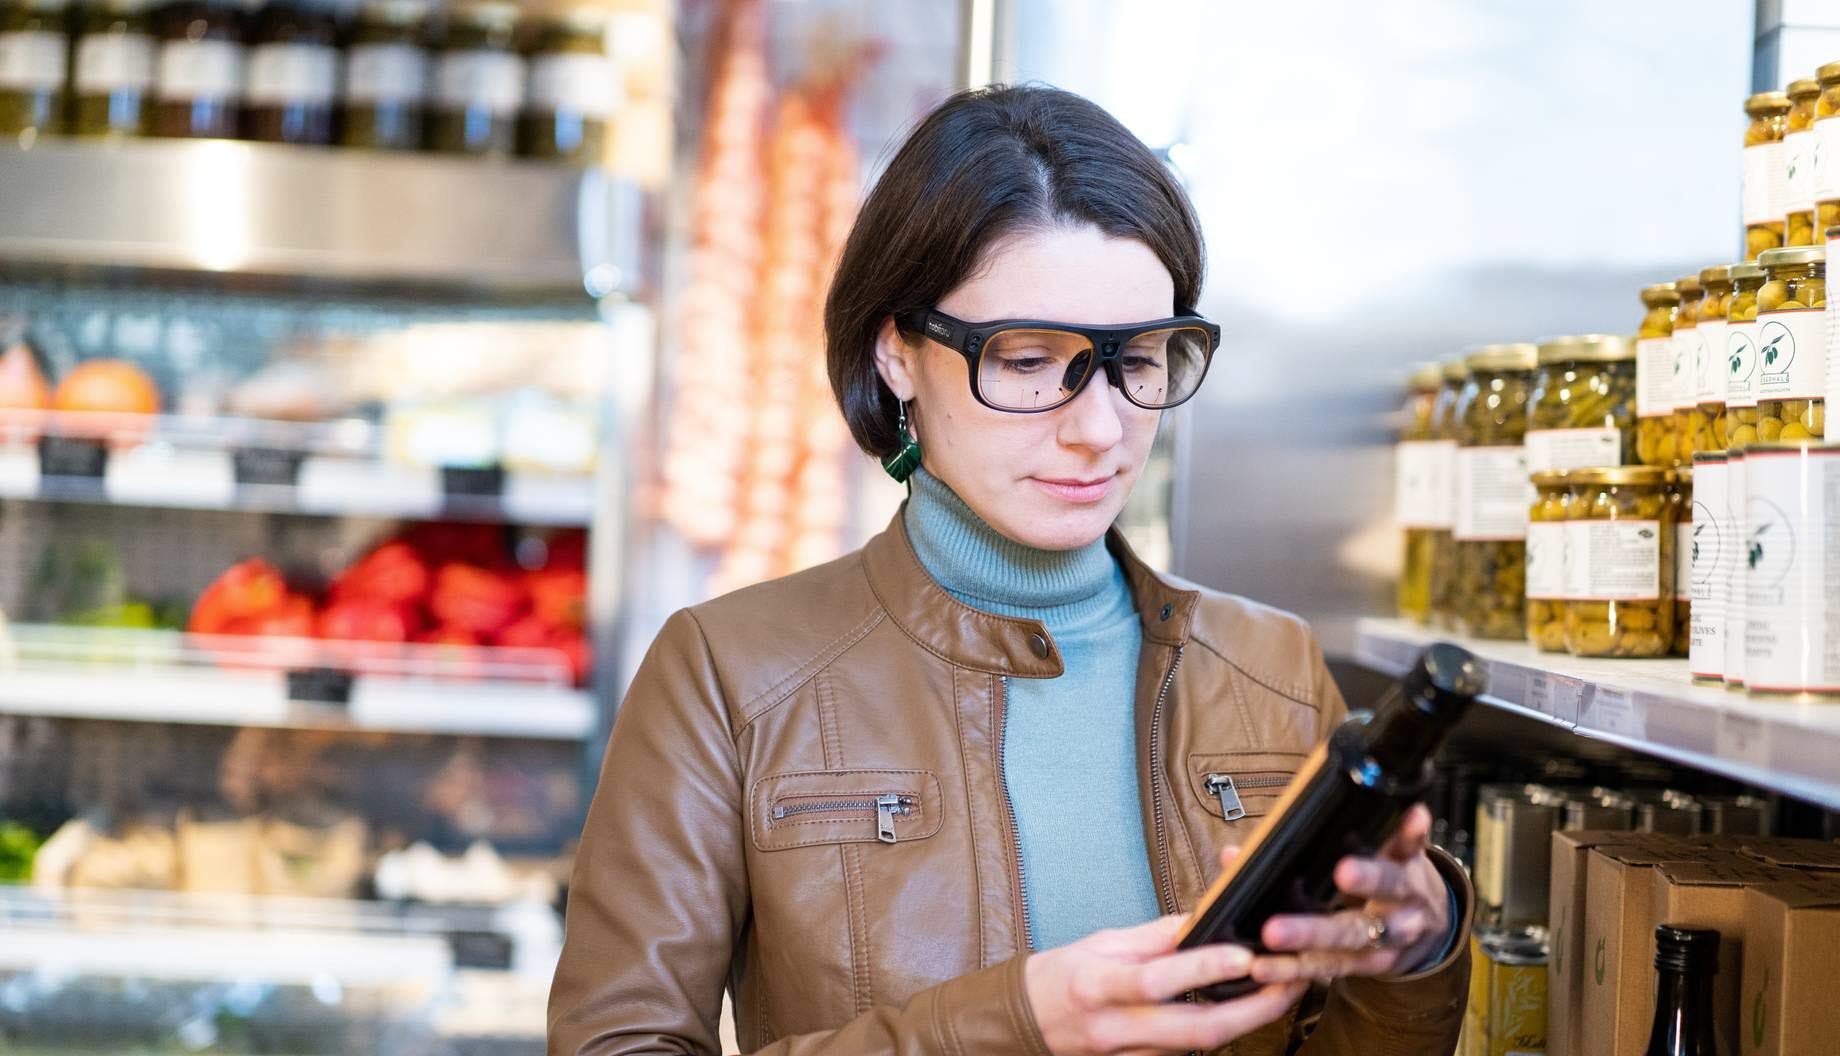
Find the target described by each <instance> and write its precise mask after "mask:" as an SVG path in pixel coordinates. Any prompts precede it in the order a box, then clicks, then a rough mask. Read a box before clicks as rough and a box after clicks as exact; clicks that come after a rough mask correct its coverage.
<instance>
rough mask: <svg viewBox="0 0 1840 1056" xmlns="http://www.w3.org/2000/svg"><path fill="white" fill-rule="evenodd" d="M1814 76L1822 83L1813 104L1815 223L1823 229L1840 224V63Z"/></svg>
mask: <svg viewBox="0 0 1840 1056" xmlns="http://www.w3.org/2000/svg"><path fill="white" fill-rule="evenodd" d="M1814 78H1815V83H1817V84H1819V85H1820V86H1821V95H1820V98H1818V99H1816V100H1815V103H1814V137H1815V164H1814V226H1815V231H1816V232H1821V231H1825V230H1827V229H1828V228H1830V227H1832V226H1834V225H1835V224H1840V120H1835V118H1836V117H1840V62H1830V63H1828V64H1826V65H1825V66H1822V67H1821V68H1820V69H1818V70H1816V71H1814ZM1828 159H1833V160H1832V161H1831V162H1830V161H1829V160H1828ZM1816 240H1817V241H1818V240H1819V235H1818V234H1817V236H1816Z"/></svg>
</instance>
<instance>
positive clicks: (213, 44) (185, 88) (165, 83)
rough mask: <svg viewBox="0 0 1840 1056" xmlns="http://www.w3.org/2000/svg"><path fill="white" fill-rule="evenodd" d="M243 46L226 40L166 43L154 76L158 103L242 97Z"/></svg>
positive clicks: (170, 41)
mask: <svg viewBox="0 0 1840 1056" xmlns="http://www.w3.org/2000/svg"><path fill="white" fill-rule="evenodd" d="M243 59H244V53H243V46H242V45H241V44H236V43H232V42H231V41H228V40H169V41H166V42H164V43H163V44H161V45H160V67H159V70H158V72H157V73H156V74H155V75H154V81H155V83H156V84H157V85H158V86H159V87H158V94H159V97H160V98H161V99H170V100H173V101H175V102H182V101H184V100H187V99H237V98H240V97H241V96H242V94H243Z"/></svg>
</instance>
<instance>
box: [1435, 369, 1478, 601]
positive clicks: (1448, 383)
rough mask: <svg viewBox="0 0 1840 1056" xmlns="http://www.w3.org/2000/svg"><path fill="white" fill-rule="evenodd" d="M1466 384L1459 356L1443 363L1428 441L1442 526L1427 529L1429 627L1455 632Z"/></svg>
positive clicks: (1464, 371) (1466, 372)
mask: <svg viewBox="0 0 1840 1056" xmlns="http://www.w3.org/2000/svg"><path fill="white" fill-rule="evenodd" d="M1468 381H1469V366H1468V365H1467V363H1466V362H1465V360H1464V358H1463V357H1462V356H1458V357H1456V358H1454V359H1451V360H1448V361H1446V362H1445V363H1444V364H1443V368H1442V381H1441V383H1440V384H1439V386H1438V391H1437V397H1436V398H1435V399H1434V400H1433V401H1432V405H1431V439H1432V441H1433V442H1435V443H1436V444H1437V446H1438V448H1439V452H1438V455H1437V457H1438V460H1439V463H1440V466H1441V473H1442V476H1443V480H1442V481H1441V482H1440V484H1439V488H1440V490H1441V492H1442V494H1441V495H1440V496H1438V497H1437V499H1436V500H1435V501H1437V502H1438V504H1439V507H1440V512H1441V514H1442V516H1441V517H1440V519H1441V520H1443V521H1444V524H1443V525H1442V526H1441V527H1434V528H1432V529H1431V533H1430V534H1431V601H1430V620H1429V622H1430V623H1431V625H1432V626H1434V627H1438V628H1441V629H1443V630H1455V629H1456V626H1457V597H1456V585H1457V544H1456V540H1455V539H1453V538H1452V536H1451V529H1452V528H1453V527H1454V525H1455V520H1456V510H1457V438H1458V435H1459V433H1460V432H1461V428H1460V427H1461V422H1460V420H1459V419H1458V417H1457V409H1458V406H1459V404H1460V403H1461V402H1462V398H1463V389H1464V386H1465V385H1466V383H1468Z"/></svg>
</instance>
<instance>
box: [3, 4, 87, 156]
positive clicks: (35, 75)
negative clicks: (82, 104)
mask: <svg viewBox="0 0 1840 1056" xmlns="http://www.w3.org/2000/svg"><path fill="white" fill-rule="evenodd" d="M67 49H68V45H67V44H66V43H65V40H64V0H0V135H4V136H10V137H15V138H16V139H17V141H18V142H20V143H21V144H24V145H26V146H30V145H31V144H32V142H33V141H34V140H36V139H37V138H38V137H39V136H41V135H53V134H56V133H59V132H62V131H64V84H65V80H66V73H67V69H68V65H69V61H70V53H69V51H68V50H67Z"/></svg>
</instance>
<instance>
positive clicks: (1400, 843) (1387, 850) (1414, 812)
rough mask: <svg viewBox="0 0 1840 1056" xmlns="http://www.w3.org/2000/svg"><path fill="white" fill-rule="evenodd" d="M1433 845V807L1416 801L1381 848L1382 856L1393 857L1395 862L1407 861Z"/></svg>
mask: <svg viewBox="0 0 1840 1056" xmlns="http://www.w3.org/2000/svg"><path fill="white" fill-rule="evenodd" d="M1429 846H1431V808H1429V807H1427V806H1425V805H1424V804H1423V803H1414V804H1413V805H1412V809H1410V810H1408V811H1406V816H1405V817H1404V818H1402V819H1400V822H1399V828H1398V830H1396V831H1395V832H1394V833H1393V836H1392V838H1391V839H1389V840H1387V841H1386V844H1385V845H1384V846H1382V847H1381V848H1380V857H1382V858H1391V859H1392V860H1393V861H1395V862H1406V861H1410V860H1412V859H1413V858H1415V857H1417V856H1418V855H1419V854H1420V853H1421V852H1423V851H1424V849H1425V848H1427V847H1429Z"/></svg>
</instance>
